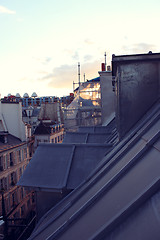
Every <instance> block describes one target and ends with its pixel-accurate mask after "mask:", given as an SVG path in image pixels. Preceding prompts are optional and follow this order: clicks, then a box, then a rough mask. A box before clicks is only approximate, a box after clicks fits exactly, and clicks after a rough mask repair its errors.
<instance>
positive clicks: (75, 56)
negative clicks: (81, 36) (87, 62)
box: [72, 51, 79, 61]
mask: <svg viewBox="0 0 160 240" xmlns="http://www.w3.org/2000/svg"><path fill="white" fill-rule="evenodd" d="M72 59H73V60H76V61H78V60H79V54H78V52H77V51H76V52H75V53H74V55H73V56H72Z"/></svg>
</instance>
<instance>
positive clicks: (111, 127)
mask: <svg viewBox="0 0 160 240" xmlns="http://www.w3.org/2000/svg"><path fill="white" fill-rule="evenodd" d="M115 130H116V123H115V118H113V119H112V121H111V122H110V123H109V124H108V125H107V126H85V127H79V129H78V132H83V133H112V132H113V131H115Z"/></svg>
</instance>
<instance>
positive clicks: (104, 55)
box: [104, 52, 107, 71]
mask: <svg viewBox="0 0 160 240" xmlns="http://www.w3.org/2000/svg"><path fill="white" fill-rule="evenodd" d="M104 58H105V71H106V66H107V62H106V52H105V53H104Z"/></svg>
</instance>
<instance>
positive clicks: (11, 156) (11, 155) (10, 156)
mask: <svg viewBox="0 0 160 240" xmlns="http://www.w3.org/2000/svg"><path fill="white" fill-rule="evenodd" d="M9 159H10V166H13V165H14V164H13V153H10V154H9Z"/></svg>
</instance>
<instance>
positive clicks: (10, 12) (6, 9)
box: [0, 6, 16, 14]
mask: <svg viewBox="0 0 160 240" xmlns="http://www.w3.org/2000/svg"><path fill="white" fill-rule="evenodd" d="M0 13H6V14H16V12H15V11H12V10H10V9H8V8H6V7H3V6H0Z"/></svg>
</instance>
